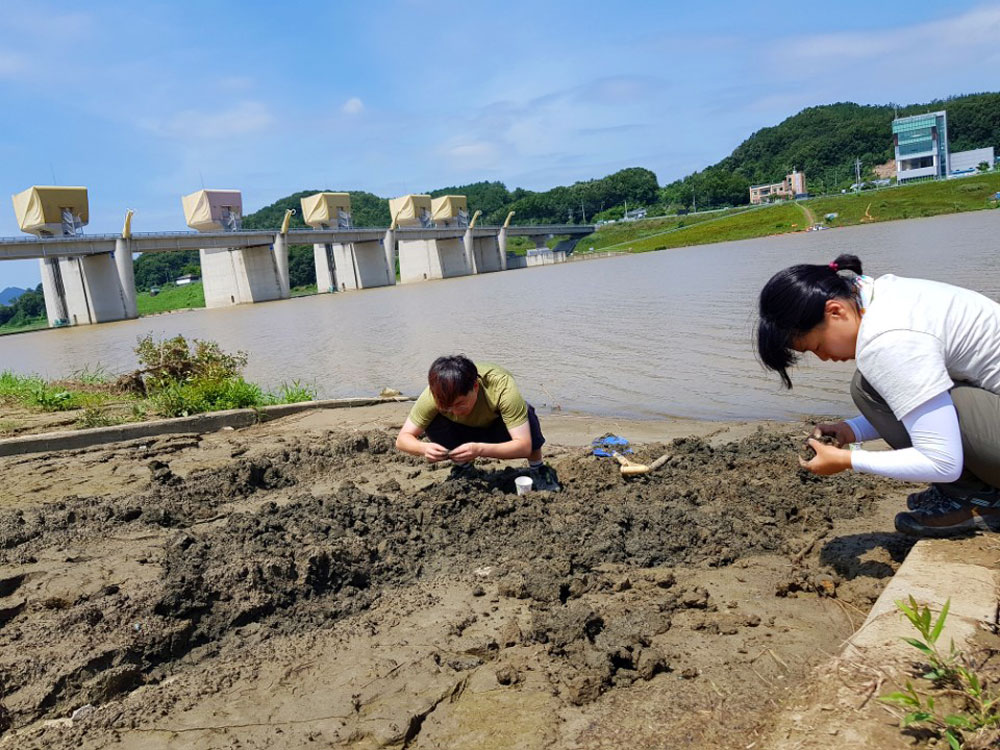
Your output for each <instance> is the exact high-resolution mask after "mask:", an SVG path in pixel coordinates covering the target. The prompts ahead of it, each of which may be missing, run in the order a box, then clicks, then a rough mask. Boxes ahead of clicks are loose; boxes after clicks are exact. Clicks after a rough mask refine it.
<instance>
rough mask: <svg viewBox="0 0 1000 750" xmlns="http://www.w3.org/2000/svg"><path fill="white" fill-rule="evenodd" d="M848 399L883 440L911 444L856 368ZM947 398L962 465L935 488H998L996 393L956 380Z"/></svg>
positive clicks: (961, 491)
mask: <svg viewBox="0 0 1000 750" xmlns="http://www.w3.org/2000/svg"><path fill="white" fill-rule="evenodd" d="M851 398H853V399H854V403H855V405H856V406H857V407H858V410H859V411H860V412H861V413H862V414H864V415H865V418H866V419H867V420H868V421H869V422H871V423H872V426H873V427H874V428H875V429H876V430H878V434H879V435H881V436H882V439H883V440H885V442H887V443H888V444H889V445H891V446H892V447H893V448H896V449H899V448H909V447H910V446H911V444H910V436H909V434H907V432H906V428H905V427H904V426H903V423H902V422H900V421H899V420H898V419H896V416H895V415H894V414H893V413H892V410H891V409H890V408H889V405H888V404H887V403H886V402H885V399H883V398H882V397H881V396H880V395H879V394H878V392H877V391H876V390H875V389H874V388H873V387H872V385H871V383H869V382H868V381H867V380H865V378H864V376H863V375H862V374H861V372H860V371H858V372H855V373H854V379H853V380H852V381H851ZM951 400H952V401H954V402H955V411H957V412H958V425H959V429H960V430H961V432H962V451H963V453H964V454H965V466H964V467H963V470H962V476H960V477H959V478H958V481H956V482H951V483H949V484H940V485H938V487H940V488H941V490H942V491H944V492H945V493H946V494H949V495H965V494H967V493H969V492H981V491H983V490H986V489H988V488H989V487H1000V395H997V394H996V393H990V392H989V391H986V390H983V389H982V388H977V387H975V386H973V385H969V384H968V383H956V384H955V386H954V387H953V388H952V389H951Z"/></svg>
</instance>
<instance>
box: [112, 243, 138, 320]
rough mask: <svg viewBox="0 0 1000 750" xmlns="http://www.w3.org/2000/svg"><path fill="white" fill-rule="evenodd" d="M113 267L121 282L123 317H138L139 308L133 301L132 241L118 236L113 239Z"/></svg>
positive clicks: (133, 269)
mask: <svg viewBox="0 0 1000 750" xmlns="http://www.w3.org/2000/svg"><path fill="white" fill-rule="evenodd" d="M115 268H116V269H117V271H118V283H119V284H121V293H122V306H123V307H124V309H125V317H126V318H128V319H130V320H131V319H132V318H138V317H139V310H138V308H137V306H136V302H135V268H134V267H133V264H132V242H131V240H128V239H125V238H124V237H119V238H118V239H117V240H115Z"/></svg>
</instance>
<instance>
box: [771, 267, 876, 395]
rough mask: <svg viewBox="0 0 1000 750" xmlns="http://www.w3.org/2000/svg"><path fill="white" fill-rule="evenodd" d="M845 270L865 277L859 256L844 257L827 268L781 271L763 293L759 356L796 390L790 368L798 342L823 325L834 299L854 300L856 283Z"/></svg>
mask: <svg viewBox="0 0 1000 750" xmlns="http://www.w3.org/2000/svg"><path fill="white" fill-rule="evenodd" d="M841 271H851V272H853V273H854V274H856V275H858V276H860V275H861V261H860V260H859V259H858V257H857V256H856V255H840V256H838V257H837V259H836V260H835V261H833V263H827V264H825V265H809V264H802V265H798V266H791V267H790V268H786V269H785V270H784V271H778V273H776V274H774V276H772V277H771V280H770V281H768V282H767V284H765V285H764V289H763V290H761V293H760V303H759V313H760V315H759V318H758V319H757V357H758V358H759V359H760V361H761V364H763V365H764V367H766V368H768V369H769V370H774V371H775V372H777V373H778V375H780V376H781V382H782V383H783V384H784V386H785V387H786V388H791V387H792V380H791V378H790V377H789V376H788V368H789V367H791V366H792V365H794V364H795V362H796V361H797V360H798V352H796V351H795V349H794V348H793V344H794V342H795V339H797V338H798V337H800V336H802V335H804V334H806V333H808V332H809V331H811V330H812V329H813V328H815V327H816V326H818V325H819V324H820V323H822V322H823V320H824V318H825V314H826V313H825V310H826V303H827V301H828V300H831V299H846V300H851V299H853V298H854V282H853V281H852V280H851V279H850V278H848V277H845V276H841V275H840V272H841Z"/></svg>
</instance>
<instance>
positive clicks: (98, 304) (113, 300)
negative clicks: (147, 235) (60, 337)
mask: <svg viewBox="0 0 1000 750" xmlns="http://www.w3.org/2000/svg"><path fill="white" fill-rule="evenodd" d="M39 265H40V269H41V272H42V294H43V295H44V297H45V314H46V316H47V317H48V319H49V325H50V326H52V327H59V326H65V325H89V324H91V323H108V322H110V321H112V320H125V319H126V318H135V317H137V316H136V314H135V312H133V311H132V310H134V307H133V308H132V309H129V307H128V306H127V303H126V299H125V292H124V290H123V285H122V282H121V279H120V277H119V271H118V268H117V266H116V264H115V260H114V259H112V257H111V254H110V253H102V254H100V255H86V256H82V257H73V258H42V259H40V261H39ZM133 284H134V282H133ZM131 288H132V289H133V290H134V289H135V287H134V285H133V286H132V287H131ZM134 294H135V293H134V291H133V305H134V304H135V303H134Z"/></svg>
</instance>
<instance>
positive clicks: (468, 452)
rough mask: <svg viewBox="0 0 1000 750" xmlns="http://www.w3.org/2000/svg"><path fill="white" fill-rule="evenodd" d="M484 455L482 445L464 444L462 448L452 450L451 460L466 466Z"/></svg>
mask: <svg viewBox="0 0 1000 750" xmlns="http://www.w3.org/2000/svg"><path fill="white" fill-rule="evenodd" d="M482 454H483V444H482V443H462V444H461V445H460V446H458V447H457V448H454V449H453V450H452V452H451V456H450V458H451V460H452V461H456V462H457V463H460V464H464V463H468V462H469V461H471V460H472V459H474V458H478V457H479V456H481V455H482Z"/></svg>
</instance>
